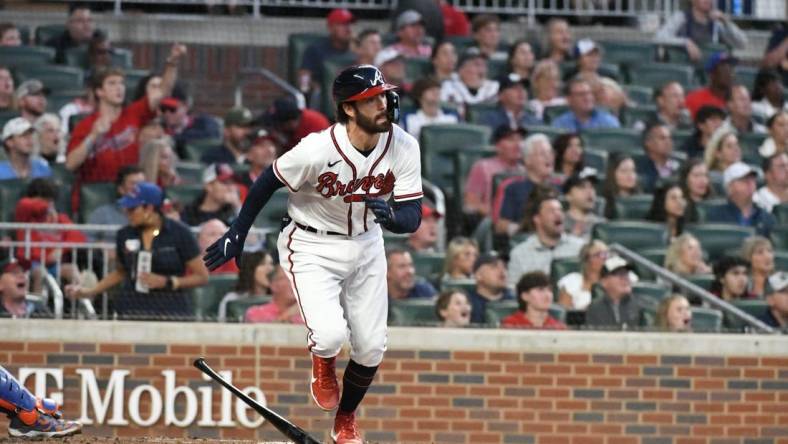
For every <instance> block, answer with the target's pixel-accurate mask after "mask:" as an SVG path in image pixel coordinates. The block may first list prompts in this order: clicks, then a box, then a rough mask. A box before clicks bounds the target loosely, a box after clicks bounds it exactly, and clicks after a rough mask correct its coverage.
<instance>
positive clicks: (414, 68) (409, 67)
mask: <svg viewBox="0 0 788 444" xmlns="http://www.w3.org/2000/svg"><path fill="white" fill-rule="evenodd" d="M431 72H432V62H430V60H429V59H421V58H408V59H405V79H406V80H408V81H410V82H415V81H416V80H419V79H421V78H423V77H427V76H428V75H430V73H431ZM332 80H333V77H332Z"/></svg>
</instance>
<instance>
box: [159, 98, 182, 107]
mask: <svg viewBox="0 0 788 444" xmlns="http://www.w3.org/2000/svg"><path fill="white" fill-rule="evenodd" d="M181 105H183V102H181V101H180V100H179V99H177V98H175V97H165V98H163V99H161V102H159V106H165V107H167V108H177V107H179V106H181Z"/></svg>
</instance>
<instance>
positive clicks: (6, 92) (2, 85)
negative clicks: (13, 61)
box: [0, 65, 16, 111]
mask: <svg viewBox="0 0 788 444" xmlns="http://www.w3.org/2000/svg"><path fill="white" fill-rule="evenodd" d="M15 109H16V102H15V101H14V78H13V76H11V70H10V69H8V67H6V66H3V65H0V111H11V110H15Z"/></svg>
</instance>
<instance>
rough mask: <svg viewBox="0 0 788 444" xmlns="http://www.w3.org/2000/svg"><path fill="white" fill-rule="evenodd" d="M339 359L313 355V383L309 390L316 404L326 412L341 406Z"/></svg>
mask: <svg viewBox="0 0 788 444" xmlns="http://www.w3.org/2000/svg"><path fill="white" fill-rule="evenodd" d="M336 361H337V358H335V357H334V358H321V357H319V356H315V355H312V381H311V383H310V384H309V389H310V391H311V392H312V399H314V400H315V404H317V406H318V407H320V408H321V409H323V410H325V411H327V412H328V411H331V410H334V409H335V408H337V405H339V383H338V382H337V373H336Z"/></svg>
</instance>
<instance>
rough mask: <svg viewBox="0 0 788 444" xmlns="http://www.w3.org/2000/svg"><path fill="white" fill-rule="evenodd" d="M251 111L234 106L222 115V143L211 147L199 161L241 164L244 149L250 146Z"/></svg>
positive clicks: (243, 159)
mask: <svg viewBox="0 0 788 444" xmlns="http://www.w3.org/2000/svg"><path fill="white" fill-rule="evenodd" d="M252 122H253V118H252V112H251V111H249V109H248V108H243V107H236V108H232V109H230V110H229V111H227V114H225V115H224V143H222V145H221V146H217V147H214V148H211V149H210V150H208V151H206V152H205V154H203V155H202V157H200V162H202V163H204V164H211V163H229V164H235V163H237V164H243V163H244V161H245V160H246V157H245V154H246V151H247V150H248V149H249V146H251V139H250V137H251V135H252Z"/></svg>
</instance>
